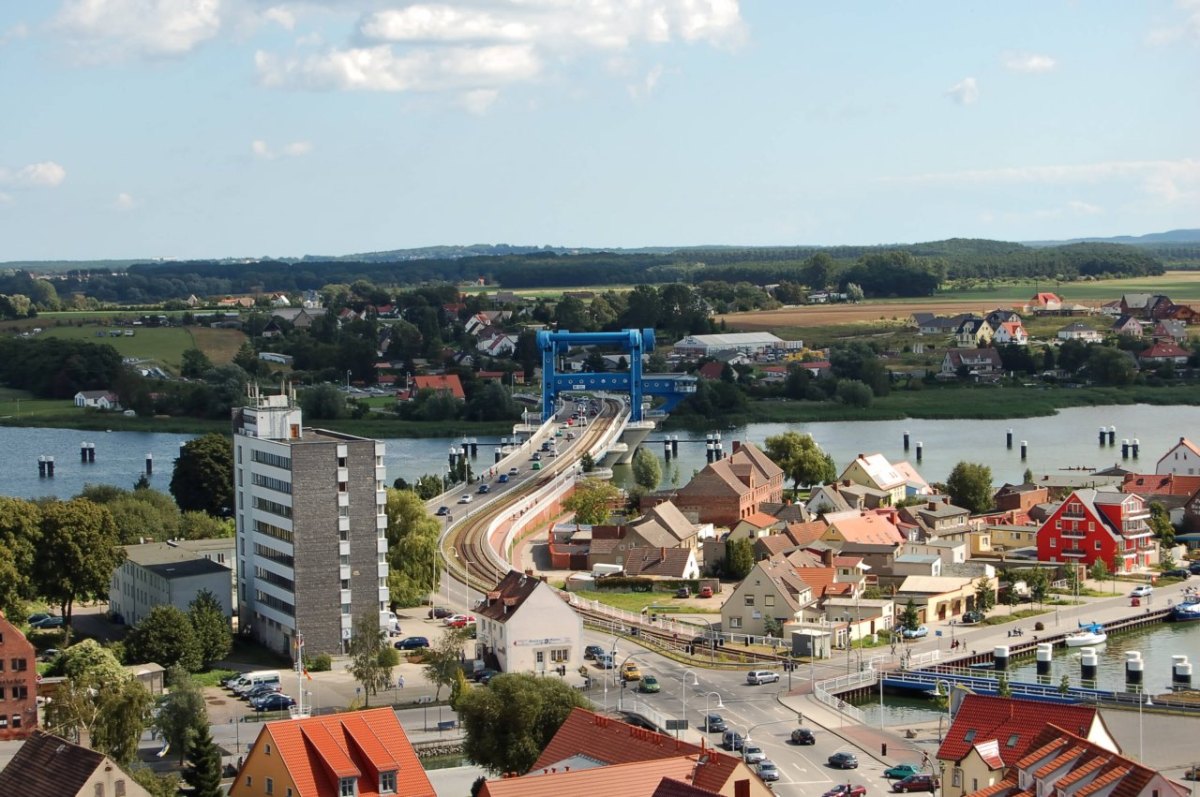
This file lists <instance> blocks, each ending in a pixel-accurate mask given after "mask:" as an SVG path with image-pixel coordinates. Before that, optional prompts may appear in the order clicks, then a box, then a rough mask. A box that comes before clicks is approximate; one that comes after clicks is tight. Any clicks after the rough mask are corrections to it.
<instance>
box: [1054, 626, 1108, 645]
mask: <svg viewBox="0 0 1200 797" xmlns="http://www.w3.org/2000/svg"><path fill="white" fill-rule="evenodd" d="M1063 641H1064V642H1066V644H1067V647H1069V648H1082V647H1087V646H1088V645H1103V644H1104V643H1105V642H1107V641H1108V634H1106V633H1105V632H1104V626H1102V625H1100V624H1099V623H1088V624H1087V625H1084V624H1083V623H1080V624H1079V630H1078V631H1072V632H1071V633H1069V634H1067V636H1066V638H1065V639H1064V640H1063Z"/></svg>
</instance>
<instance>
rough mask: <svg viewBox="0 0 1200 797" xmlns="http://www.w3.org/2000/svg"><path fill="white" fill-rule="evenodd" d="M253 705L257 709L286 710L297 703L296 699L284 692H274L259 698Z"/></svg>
mask: <svg viewBox="0 0 1200 797" xmlns="http://www.w3.org/2000/svg"><path fill="white" fill-rule="evenodd" d="M252 705H253V706H254V710H255V711H284V710H286V709H289V708H291V707H292V706H294V705H296V701H295V700H293V699H292V698H290V697H288V696H287V695H285V694H283V693H282V692H272V693H271V694H269V695H265V696H263V697H260V698H257V699H256V700H254V701H253V703H252Z"/></svg>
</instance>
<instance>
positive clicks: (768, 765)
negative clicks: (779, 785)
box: [758, 758, 779, 783]
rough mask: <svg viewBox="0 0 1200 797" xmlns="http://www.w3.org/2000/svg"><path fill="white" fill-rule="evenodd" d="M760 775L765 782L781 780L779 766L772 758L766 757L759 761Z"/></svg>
mask: <svg viewBox="0 0 1200 797" xmlns="http://www.w3.org/2000/svg"><path fill="white" fill-rule="evenodd" d="M758 777H759V778H760V779H761V780H762V781H763V782H764V783H773V782H774V781H777V780H779V767H777V766H775V762H774V761H772V760H771V759H769V758H764V759H763V760H762V761H759V762H758Z"/></svg>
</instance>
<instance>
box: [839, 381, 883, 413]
mask: <svg viewBox="0 0 1200 797" xmlns="http://www.w3.org/2000/svg"><path fill="white" fill-rule="evenodd" d="M837 400H838V401H840V402H841V403H843V404H845V405H846V406H847V407H859V408H861V409H866V408H867V407H869V406H871V402H872V401H873V400H874V394H873V393H872V392H871V388H870V387H868V386H867V385H865V384H863V383H862V382H860V381H858V380H857V379H843V380H841V381H840V382H838V383H837Z"/></svg>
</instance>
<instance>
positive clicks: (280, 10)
mask: <svg viewBox="0 0 1200 797" xmlns="http://www.w3.org/2000/svg"><path fill="white" fill-rule="evenodd" d="M262 18H263V19H264V20H266V21H267V22H274V23H275V24H276V25H278V26H279V27H281V28H283V29H284V30H293V29H294V28H295V27H296V15H295V14H294V13H292V11H291V10H290V9H287V8H284V7H283V6H273V7H271V8H268V9H267V10H266V11H264V12H262Z"/></svg>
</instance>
